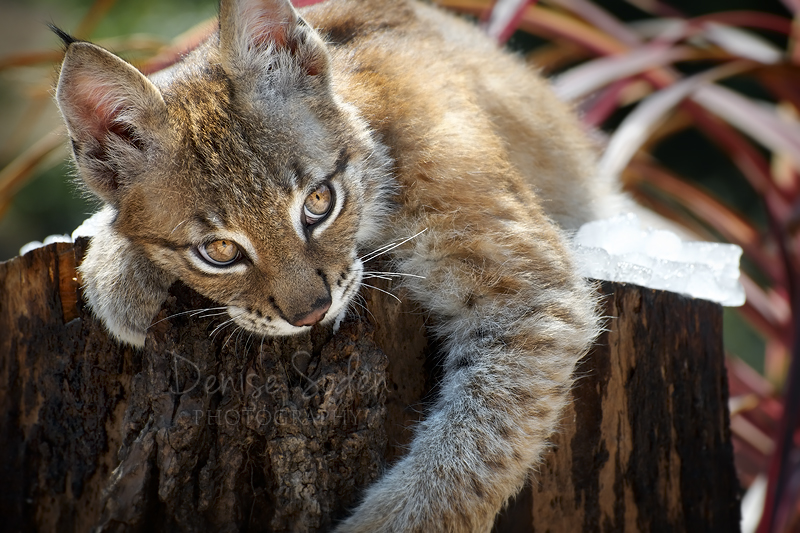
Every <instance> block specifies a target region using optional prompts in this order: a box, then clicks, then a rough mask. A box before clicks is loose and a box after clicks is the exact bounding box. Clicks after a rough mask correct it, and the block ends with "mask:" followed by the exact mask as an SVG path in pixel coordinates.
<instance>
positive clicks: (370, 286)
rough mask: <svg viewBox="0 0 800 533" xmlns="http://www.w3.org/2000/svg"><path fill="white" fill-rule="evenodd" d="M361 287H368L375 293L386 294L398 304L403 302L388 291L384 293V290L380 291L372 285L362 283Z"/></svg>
mask: <svg viewBox="0 0 800 533" xmlns="http://www.w3.org/2000/svg"><path fill="white" fill-rule="evenodd" d="M361 285H363V286H364V287H369V288H370V289H375V290H376V291H381V292H382V293H384V294H388V295H389V296H391V297H392V298H394V299H395V300H397V301H398V302H400V303H403V301H402V300H401V299H400V298H398V297H397V296H395V295H394V294H392V293H391V292H389V291H385V290H383V289H381V288H379V287H376V286H374V285H369V284H368V283H362V284H361Z"/></svg>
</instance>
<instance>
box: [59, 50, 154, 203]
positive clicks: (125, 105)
mask: <svg viewBox="0 0 800 533" xmlns="http://www.w3.org/2000/svg"><path fill="white" fill-rule="evenodd" d="M56 101H57V103H58V107H59V108H60V110H61V114H62V115H63V116H64V120H65V122H66V123H67V129H68V131H69V135H70V139H71V141H72V149H73V152H74V155H75V160H76V162H77V164H78V170H79V172H80V174H81V177H82V178H83V180H84V181H85V182H86V184H87V185H88V186H89V188H90V189H91V190H92V191H94V192H95V193H96V194H97V195H98V196H100V197H101V198H103V199H104V200H106V201H107V202H109V203H111V204H115V203H116V202H117V200H118V194H119V191H120V189H121V188H123V187H124V185H125V184H126V181H128V180H129V179H130V177H131V176H135V175H136V173H137V172H138V171H140V170H141V168H143V166H144V164H145V154H144V153H143V152H145V150H146V147H147V143H148V142H150V141H152V139H153V135H154V134H155V133H156V130H158V128H159V127H161V126H162V125H163V123H164V121H165V119H166V110H167V109H166V105H165V104H164V99H163V98H162V97H161V93H160V92H159V91H158V89H156V87H155V86H154V85H153V84H152V83H151V82H150V80H148V79H147V78H146V77H145V76H144V75H143V74H142V73H141V72H139V71H138V70H136V68H134V67H133V66H132V65H130V64H128V63H126V62H125V61H123V60H122V59H120V58H118V57H117V56H115V55H114V54H112V53H110V52H108V51H106V50H104V49H102V48H100V47H99V46H95V45H93V44H91V43H86V42H80V41H76V42H72V43H69V44H68V46H67V51H66V55H65V56H64V62H63V64H62V65H61V74H60V76H59V79H58V88H57V90H56Z"/></svg>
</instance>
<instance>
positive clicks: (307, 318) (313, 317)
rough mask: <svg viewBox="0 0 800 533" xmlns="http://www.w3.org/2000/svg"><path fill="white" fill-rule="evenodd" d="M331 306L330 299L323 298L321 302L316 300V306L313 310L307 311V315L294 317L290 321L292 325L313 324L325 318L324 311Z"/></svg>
mask: <svg viewBox="0 0 800 533" xmlns="http://www.w3.org/2000/svg"><path fill="white" fill-rule="evenodd" d="M330 308H331V301H330V299H328V300H323V301H322V302H317V303H316V307H315V308H314V310H313V311H311V312H310V313H308V314H307V315H304V316H301V317H295V319H294V320H293V321H292V325H293V326H297V327H300V326H313V325H314V324H316V323H317V322H319V321H320V320H322V319H323V318H325V313H327V312H328V309H330Z"/></svg>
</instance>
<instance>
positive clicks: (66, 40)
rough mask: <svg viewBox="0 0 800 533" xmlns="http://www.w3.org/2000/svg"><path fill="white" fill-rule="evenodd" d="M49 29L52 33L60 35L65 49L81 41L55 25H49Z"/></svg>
mask: <svg viewBox="0 0 800 533" xmlns="http://www.w3.org/2000/svg"><path fill="white" fill-rule="evenodd" d="M47 27H48V28H50V31H52V32H53V33H55V34H56V35H58V38H59V39H61V41H62V42H63V43H64V47H65V48H69V45H71V44H72V43H77V42H78V41H79V39H76V38H75V37H73V36H72V35H70V34H69V33H67V32H65V31H64V30H62V29H61V28H59V27H58V26H56V25H55V24H52V23H49V24H48V25H47Z"/></svg>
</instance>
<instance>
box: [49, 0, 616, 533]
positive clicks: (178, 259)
mask: <svg viewBox="0 0 800 533" xmlns="http://www.w3.org/2000/svg"><path fill="white" fill-rule="evenodd" d="M65 42H66V46H67V52H66V57H65V60H64V63H63V66H62V69H61V75H60V80H59V85H58V90H57V100H58V104H59V106H60V109H61V111H62V114H63V116H64V119H65V121H66V123H67V126H68V129H69V133H70V138H71V141H72V147H73V152H74V157H75V161H76V164H77V167H78V169H79V172H80V175H81V176H82V178H83V180H84V182H85V183H86V185H87V186H88V187H89V188H90V189H91V190H92V191H94V192H95V193H96V194H97V195H98V196H99V197H100V198H101V199H102V200H103V201H104V202H105V204H106V207H105V208H104V211H103V216H104V217H105V220H106V225H105V227H104V229H103V230H102V231H101V232H100V233H99V234H98V235H97V236H96V237H94V238H93V240H92V243H91V246H90V249H89V252H88V255H87V258H86V260H85V261H84V263H83V266H82V276H83V279H84V280H85V283H86V294H87V297H88V300H89V304H90V305H91V307H92V309H93V310H94V313H95V314H96V315H97V316H98V317H99V318H100V319H101V320H102V321H103V322H104V324H105V325H106V327H107V328H108V329H109V331H110V332H111V333H112V334H113V335H114V336H115V337H116V338H117V339H118V340H120V341H121V342H126V343H129V344H132V345H135V346H141V345H143V344H144V341H145V332H146V329H147V326H148V325H149V323H150V321H151V320H152V318H153V316H154V315H155V313H156V312H157V311H158V309H159V306H160V305H161V303H162V302H163V300H164V298H165V296H166V291H167V289H168V288H169V285H170V284H171V283H172V282H173V281H174V280H176V279H180V280H182V281H183V282H184V283H186V284H187V285H189V286H191V287H193V288H194V289H196V290H197V291H198V292H200V293H202V294H204V295H206V296H208V297H209V298H211V299H213V300H215V301H217V302H219V303H220V304H222V305H225V306H227V309H228V313H229V314H230V316H231V318H232V319H234V320H235V322H236V323H237V324H239V325H241V326H243V327H244V328H246V329H248V330H250V331H253V332H255V333H258V334H263V335H285V334H293V333H297V332H300V331H304V330H306V329H307V328H308V326H307V325H300V326H298V325H294V324H298V323H303V320H301V319H303V317H306V318H308V317H309V316H312V315H309V313H310V312H311V311H314V313H316V314H313V319H312V321H315V320H317V319H318V317H320V316H322V315H321V314H320V313H324V318H323V319H322V321H323V322H329V321H333V320H335V319H336V318H337V317H339V316H341V315H342V313H344V312H345V311H346V309H347V307H348V305H349V303H350V302H351V301H352V298H353V296H354V295H355V294H356V292H357V291H358V288H359V286H360V283H361V278H362V273H363V264H362V261H361V260H360V259H359V256H360V255H362V254H363V253H364V252H368V251H370V250H374V249H375V248H376V247H378V246H380V245H381V244H384V243H387V242H392V241H398V242H399V241H402V240H404V239H406V238H407V237H409V236H411V235H415V234H418V233H419V235H418V236H417V237H416V238H414V239H411V240H408V241H407V242H406V243H405V244H403V245H402V246H399V247H397V248H396V249H393V250H392V251H391V254H392V261H393V266H394V267H395V268H396V269H397V271H398V272H400V273H403V274H408V275H409V276H407V277H405V278H404V279H405V280H406V281H405V287H406V289H407V293H408V295H409V297H410V298H413V299H414V300H415V301H416V302H418V303H419V304H420V305H421V307H422V308H424V309H425V310H426V311H427V312H428V313H429V314H430V316H431V324H432V326H433V327H432V329H433V332H434V334H435V335H437V336H439V338H440V339H441V341H442V345H443V348H444V350H445V353H446V357H445V360H444V377H443V381H442V384H441V392H440V394H439V397H438V400H437V401H436V402H435V404H434V405H433V406H432V408H431V411H430V413H429V415H428V416H427V418H426V419H425V421H424V422H422V423H421V424H420V426H419V428H418V430H417V432H416V436H415V438H414V440H413V443H412V444H411V446H410V449H409V451H408V453H407V455H406V456H405V457H404V458H403V459H402V460H401V461H400V462H399V463H397V464H396V465H394V466H393V467H392V468H391V469H389V470H388V472H387V473H386V475H385V476H384V477H383V478H382V479H380V480H379V481H378V482H377V483H376V484H375V485H374V486H373V487H371V488H370V489H369V490H368V491H367V493H366V494H365V496H364V499H363V502H362V503H361V504H360V505H359V506H358V508H357V509H355V510H354V513H353V515H352V516H351V517H350V518H349V519H348V520H346V521H345V522H343V523H342V524H341V525H340V526H339V528H338V531H342V532H361V531H363V532H367V531H369V532H376V531H379V532H389V531H408V532H432V531H443V532H445V531H447V532H471V531H489V530H490V529H491V526H492V524H493V521H494V518H495V515H496V513H497V512H498V510H499V509H500V508H501V507H502V506H503V505H504V503H505V502H506V501H507V499H508V498H509V497H510V496H512V495H513V494H515V493H516V491H517V490H518V489H519V488H520V486H521V485H522V483H523V482H524V480H525V478H526V475H527V473H528V471H529V469H530V468H531V466H532V465H535V464H536V462H537V461H538V460H539V459H540V457H541V455H542V453H543V451H544V450H545V448H546V446H547V441H548V437H549V436H550V435H551V433H552V432H553V431H554V430H555V428H556V427H557V422H558V418H559V414H560V412H561V410H562V408H563V406H564V404H565V402H566V401H567V397H568V392H569V389H570V385H571V377H570V376H571V374H572V371H573V369H574V366H575V364H576V362H577V361H578V360H579V359H580V358H581V357H582V355H583V354H584V353H585V352H586V350H587V349H588V347H589V346H590V344H591V343H592V341H593V339H594V338H595V335H596V332H597V328H598V319H597V316H596V314H595V301H594V299H593V297H592V290H591V288H590V287H589V286H587V283H586V282H585V281H584V280H583V279H581V277H580V276H578V275H577V274H576V272H575V269H574V267H573V265H572V260H571V258H570V254H569V251H568V248H567V246H566V242H567V237H566V235H567V232H568V231H570V230H572V229H575V228H576V227H578V225H580V224H581V223H583V222H585V221H587V220H591V219H594V218H597V217H599V216H604V215H606V214H608V213H610V212H613V211H614V209H615V207H616V203H617V202H618V198H619V196H618V195H617V194H616V192H615V189H614V184H613V182H612V181H611V180H608V179H603V178H602V177H599V176H596V175H595V174H594V169H595V159H594V154H593V152H592V149H591V146H590V144H589V142H588V141H587V139H586V136H585V135H584V134H583V132H582V131H581V129H580V127H579V125H578V123H577V121H576V119H575V117H574V116H573V114H572V113H571V111H570V110H569V109H568V108H567V107H566V106H565V105H564V104H562V103H561V102H559V101H558V100H557V99H556V98H555V97H554V95H553V94H552V92H551V91H550V89H549V88H548V85H547V83H546V82H545V81H544V80H542V79H540V78H539V77H537V76H536V75H535V74H534V73H532V72H531V71H530V70H529V69H528V68H527V67H526V66H525V65H524V64H523V63H522V61H521V60H519V59H518V58H516V57H512V56H511V55H509V54H507V53H505V52H502V51H500V50H498V49H497V48H496V46H495V45H494V44H493V43H491V42H490V41H489V40H488V39H487V38H485V37H484V36H483V35H482V34H481V33H480V32H479V31H478V30H477V29H475V28H474V27H472V26H471V25H469V24H467V23H466V22H463V21H460V20H457V19H455V18H453V17H451V16H450V15H447V14H444V13H443V12H440V11H438V10H436V9H435V8H432V7H429V6H426V5H422V4H417V3H413V2H412V1H410V0H408V1H406V0H328V1H326V2H323V3H321V4H317V5H315V6H313V7H311V8H307V9H305V10H303V11H302V16H301V14H299V13H298V12H297V11H295V10H294V8H292V6H291V5H290V4H289V2H288V1H287V0H223V1H222V3H221V10H220V23H219V31H218V32H216V33H214V34H213V35H212V36H211V37H210V38H209V39H208V40H207V41H206V42H205V43H204V44H202V45H200V46H199V47H198V48H197V49H195V50H194V51H192V52H191V53H190V54H189V55H188V56H187V57H185V58H184V59H183V60H182V61H180V62H179V63H177V64H176V65H174V66H172V67H170V68H169V69H167V70H164V71H161V72H159V73H157V74H155V75H153V76H151V77H149V78H147V77H145V76H143V75H142V74H140V73H139V72H138V71H137V70H136V69H135V68H133V67H132V66H130V65H129V64H127V63H125V62H124V61H122V60H121V59H119V58H117V57H116V56H114V55H112V54H111V53H109V52H107V51H105V50H103V49H102V48H99V47H97V46H95V45H93V44H90V43H86V42H80V41H74V40H71V39H66V41H65ZM322 183H327V184H330V187H331V190H332V195H333V198H334V200H333V207H332V211H331V212H330V213H329V214H328V216H327V218H325V219H324V221H322V222H320V223H319V224H314V225H309V224H308V223H307V221H305V220H304V219H303V215H302V213H303V202H304V199H305V198H306V197H307V196H308V195H309V194H310V193H312V192H313V191H314V190H315V189H316V188H317V187H319V186H320V184H322ZM423 230H425V231H424V232H423ZM420 232H422V233H420ZM220 239H225V240H229V241H232V242H234V243H236V245H237V246H238V249H239V250H240V252H241V254H242V255H241V257H242V258H241V260H238V261H236V262H234V263H232V264H230V265H227V266H223V267H220V266H219V265H213V264H209V262H208V261H207V260H205V259H204V257H203V255H202V253H199V250H201V248H202V246H203V245H204V244H207V243H209V242H211V241H215V240H220ZM320 302H326V304H327V303H329V305H330V307H329V308H325V307H324V306H322V304H321V303H320Z"/></svg>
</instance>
